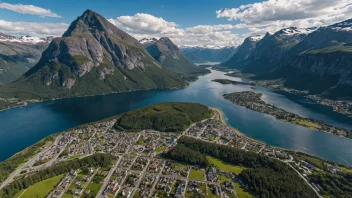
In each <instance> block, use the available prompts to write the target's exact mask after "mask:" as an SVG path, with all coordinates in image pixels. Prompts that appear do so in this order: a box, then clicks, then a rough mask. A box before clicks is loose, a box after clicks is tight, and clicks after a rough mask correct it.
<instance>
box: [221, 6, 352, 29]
mask: <svg viewBox="0 0 352 198" xmlns="http://www.w3.org/2000/svg"><path fill="white" fill-rule="evenodd" d="M351 11H352V4H351V1H350V0H333V1H332V0H267V1H263V2H258V3H253V4H247V5H242V6H240V7H237V8H225V9H221V10H217V11H216V14H217V17H218V18H227V19H228V20H229V21H232V20H238V21H241V22H242V23H244V24H245V26H247V27H250V28H258V26H274V27H276V28H274V29H280V28H282V27H289V26H298V27H313V26H324V25H330V24H332V23H335V22H339V21H342V20H346V19H348V17H351V16H350V13H351Z"/></svg>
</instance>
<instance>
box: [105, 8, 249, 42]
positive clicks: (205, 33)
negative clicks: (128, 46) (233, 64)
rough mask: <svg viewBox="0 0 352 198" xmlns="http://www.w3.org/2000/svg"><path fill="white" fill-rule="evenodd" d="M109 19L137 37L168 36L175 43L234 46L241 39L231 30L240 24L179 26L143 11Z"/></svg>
mask: <svg viewBox="0 0 352 198" xmlns="http://www.w3.org/2000/svg"><path fill="white" fill-rule="evenodd" d="M109 21H110V22H111V23H112V24H114V25H115V26H117V27H118V28H121V29H123V30H125V31H126V32H128V33H130V34H131V35H133V36H134V37H136V38H137V39H142V38H150V37H156V38H159V37H169V38H170V39H171V40H172V41H173V42H175V43H176V44H177V45H221V46H229V45H230V46H234V45H238V44H239V43H240V41H241V40H242V38H241V36H240V35H237V34H233V33H232V32H231V30H233V29H237V28H242V27H241V26H240V25H231V24H219V25H198V26H194V27H189V28H181V27H180V26H179V25H178V24H176V23H175V22H169V21H166V20H165V19H163V18H161V17H156V16H153V15H150V14H145V13H137V14H135V15H133V16H120V17H117V18H116V19H109Z"/></svg>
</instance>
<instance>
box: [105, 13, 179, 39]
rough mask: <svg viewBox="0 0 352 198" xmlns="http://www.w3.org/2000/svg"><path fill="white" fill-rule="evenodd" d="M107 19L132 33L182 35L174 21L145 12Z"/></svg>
mask: <svg viewBox="0 0 352 198" xmlns="http://www.w3.org/2000/svg"><path fill="white" fill-rule="evenodd" d="M109 21H110V22H111V23H113V24H114V25H116V26H117V27H125V28H128V30H129V31H133V32H134V33H144V32H148V33H166V34H168V33H173V34H174V33H175V34H180V35H182V31H180V29H178V28H177V24H176V23H174V22H168V21H165V20H164V19H163V18H161V17H155V16H153V15H150V14H145V13H137V14H135V15H133V16H120V17H117V18H116V19H109Z"/></svg>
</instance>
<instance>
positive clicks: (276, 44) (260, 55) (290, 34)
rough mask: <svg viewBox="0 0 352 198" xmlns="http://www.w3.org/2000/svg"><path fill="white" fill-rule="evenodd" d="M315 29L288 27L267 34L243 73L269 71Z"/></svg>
mask: <svg viewBox="0 0 352 198" xmlns="http://www.w3.org/2000/svg"><path fill="white" fill-rule="evenodd" d="M315 29H316V28H305V29H303V28H302V29H300V28H295V27H290V28H284V29H281V30H280V31H278V32H276V33H274V34H269V33H267V34H266V35H265V36H264V37H263V38H262V39H261V40H260V41H259V42H258V43H257V44H256V47H255V49H254V50H253V52H252V53H251V54H250V55H249V57H248V59H247V62H246V66H245V68H244V69H243V72H245V73H255V74H261V73H265V72H268V71H271V70H272V69H273V68H275V67H276V66H277V64H278V62H279V61H280V60H281V58H282V57H284V56H285V55H286V54H287V52H289V51H290V50H291V49H292V47H294V46H295V45H297V44H298V43H300V42H301V41H302V40H303V39H304V38H305V37H306V36H307V35H308V34H309V33H310V32H313V31H314V30H315Z"/></svg>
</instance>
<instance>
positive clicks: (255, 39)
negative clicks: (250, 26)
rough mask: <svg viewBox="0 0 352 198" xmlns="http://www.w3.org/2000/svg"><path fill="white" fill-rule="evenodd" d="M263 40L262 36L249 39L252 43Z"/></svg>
mask: <svg viewBox="0 0 352 198" xmlns="http://www.w3.org/2000/svg"><path fill="white" fill-rule="evenodd" d="M262 38H263V37H262V36H260V35H256V36H250V37H248V39H249V40H250V41H259V40H260V39H262Z"/></svg>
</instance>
